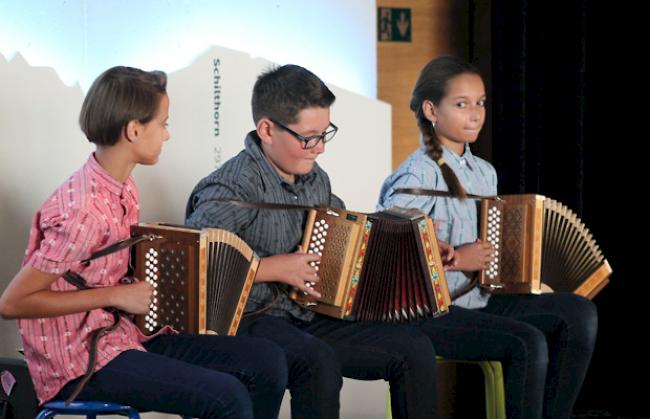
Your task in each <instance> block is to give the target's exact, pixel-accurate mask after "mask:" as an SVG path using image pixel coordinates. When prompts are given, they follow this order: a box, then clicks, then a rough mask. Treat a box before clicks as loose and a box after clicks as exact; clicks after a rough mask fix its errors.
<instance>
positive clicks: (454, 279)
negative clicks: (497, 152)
mask: <svg viewBox="0 0 650 419" xmlns="http://www.w3.org/2000/svg"><path fill="white" fill-rule="evenodd" d="M442 157H443V158H444V159H445V162H446V163H447V165H449V167H450V168H451V169H452V170H453V171H454V173H456V176H457V177H458V180H459V181H460V183H461V184H462V185H463V188H464V189H465V191H466V192H467V193H470V194H474V195H496V193H497V173H496V170H494V167H493V166H492V165H491V164H490V163H488V162H487V161H485V160H483V159H481V158H479V157H476V156H474V155H473V154H472V152H471V151H470V148H469V145H466V146H465V152H464V153H463V155H462V156H458V155H456V154H455V153H454V152H452V151H451V150H449V149H448V148H446V147H443V154H442ZM398 188H425V189H436V190H439V191H447V190H449V189H448V187H447V184H446V183H445V180H444V178H443V177H442V171H441V170H440V167H439V166H438V164H437V163H436V162H434V161H433V160H431V159H430V158H429V157H428V156H427V155H426V153H425V148H424V147H423V146H422V147H420V148H419V149H418V150H416V151H415V152H414V153H413V154H411V155H410V156H409V157H408V158H407V159H406V160H405V161H404V163H402V164H401V165H400V167H399V168H398V169H397V170H396V171H395V172H394V173H393V174H391V175H390V176H389V177H388V178H387V179H386V180H385V181H384V184H383V185H382V187H381V192H380V196H379V204H378V205H377V209H378V210H384V209H387V208H390V207H394V206H398V207H405V208H417V209H419V210H420V211H422V212H424V213H425V214H429V216H430V217H431V218H432V219H433V220H434V222H436V223H437V225H438V229H437V230H436V235H437V237H438V239H440V240H443V241H445V242H447V243H449V244H451V245H453V246H455V247H456V246H459V245H462V244H466V243H472V242H474V241H476V239H477V237H478V212H479V208H478V206H479V204H480V202H479V201H475V200H472V199H466V200H460V199H457V198H447V197H433V196H422V195H407V194H394V193H393V191H394V190H395V189H398ZM471 275H472V274H471V273H465V272H460V271H447V272H446V273H445V277H446V278H447V285H448V286H449V292H450V293H451V294H453V293H455V292H456V291H457V290H459V289H461V288H463V287H464V286H465V285H467V284H468V283H469V282H470V281H471V278H472V276H471ZM489 297H490V295H489V294H488V293H486V292H484V291H482V290H480V289H479V288H474V289H473V290H472V291H470V292H469V293H467V294H465V295H464V296H462V297H460V298H458V299H457V300H456V301H455V302H454V304H456V305H458V306H461V307H466V308H482V307H485V305H486V304H487V301H488V299H489Z"/></svg>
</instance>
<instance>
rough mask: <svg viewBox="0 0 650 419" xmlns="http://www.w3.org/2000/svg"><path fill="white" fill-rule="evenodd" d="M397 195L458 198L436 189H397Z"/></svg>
mask: <svg viewBox="0 0 650 419" xmlns="http://www.w3.org/2000/svg"><path fill="white" fill-rule="evenodd" d="M393 193H396V194H406V195H426V196H444V197H448V198H458V197H457V196H454V195H452V194H451V193H450V192H449V191H438V190H436V189H423V188H397V189H395V190H394V191H393ZM467 197H468V198H470V199H476V200H479V201H480V200H481V199H500V198H499V197H498V196H481V195H473V194H469V193H468V194H467Z"/></svg>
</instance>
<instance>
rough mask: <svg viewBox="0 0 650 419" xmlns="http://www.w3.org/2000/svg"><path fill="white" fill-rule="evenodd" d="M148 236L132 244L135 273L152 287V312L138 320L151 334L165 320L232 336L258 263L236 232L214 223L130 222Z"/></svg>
mask: <svg viewBox="0 0 650 419" xmlns="http://www.w3.org/2000/svg"><path fill="white" fill-rule="evenodd" d="M142 235H145V236H148V237H149V240H145V241H142V242H140V243H138V244H136V245H135V246H133V249H132V267H133V271H134V276H135V277H136V278H140V279H144V280H146V281H147V282H149V283H150V284H151V285H152V286H153V289H154V291H153V294H154V297H153V301H152V303H151V305H150V306H149V313H148V314H146V315H143V316H136V318H135V323H136V325H137V326H138V327H139V328H140V329H141V330H142V331H143V332H144V333H145V334H150V333H154V332H156V331H157V330H159V329H160V328H161V327H162V326H164V325H171V326H172V327H174V329H176V330H178V331H179V332H181V333H188V334H197V333H200V334H219V335H234V334H235V333H236V332H237V327H238V326H239V321H240V320H241V317H242V314H243V311H244V306H245V305H246V300H247V298H248V294H249V293H250V290H251V287H252V285H253V280H254V278H255V272H256V271H257V266H258V264H259V258H258V257H257V255H256V254H255V252H253V250H252V249H251V248H250V247H249V246H248V245H247V244H246V243H245V242H244V241H243V240H241V239H240V238H239V237H237V236H236V235H235V234H233V233H231V232H228V231H226V230H221V229H216V228H204V229H193V228H189V227H181V226H167V225H162V224H139V225H133V226H131V236H142Z"/></svg>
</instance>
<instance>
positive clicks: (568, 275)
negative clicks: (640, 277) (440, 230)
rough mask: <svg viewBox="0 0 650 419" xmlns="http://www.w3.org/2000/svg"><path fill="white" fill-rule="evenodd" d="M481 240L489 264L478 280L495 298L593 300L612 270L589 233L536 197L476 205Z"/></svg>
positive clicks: (569, 213) (507, 198) (555, 205)
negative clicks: (554, 294)
mask: <svg viewBox="0 0 650 419" xmlns="http://www.w3.org/2000/svg"><path fill="white" fill-rule="evenodd" d="M480 238H481V240H483V241H485V242H489V243H490V244H492V246H493V247H494V258H493V259H492V261H491V262H490V263H489V264H488V266H487V267H486V269H485V270H483V271H481V272H480V274H479V283H480V284H481V286H483V287H486V288H489V289H492V290H493V291H495V292H506V293H534V294H539V293H541V292H549V291H565V292H574V293H576V294H579V295H582V296H585V297H588V298H593V297H594V296H595V295H596V294H597V293H598V292H599V291H600V290H601V289H602V288H603V287H604V286H605V285H606V284H607V283H608V282H609V280H608V278H609V276H610V274H611V273H612V269H611V267H610V266H609V263H607V260H606V259H605V258H604V257H603V254H602V252H601V251H600V249H599V248H598V245H597V244H596V242H595V241H594V239H593V237H592V235H591V233H590V232H589V230H588V229H587V228H586V227H585V225H584V224H583V223H582V222H581V221H580V219H579V218H578V217H577V216H576V215H575V214H574V213H573V211H571V210H570V209H568V208H567V207H566V206H564V205H562V204H561V203H559V202H557V201H554V200H552V199H549V198H546V197H544V196H541V195H534V194H528V195H503V196H500V197H499V198H498V199H490V198H487V199H483V200H482V202H481V221H480Z"/></svg>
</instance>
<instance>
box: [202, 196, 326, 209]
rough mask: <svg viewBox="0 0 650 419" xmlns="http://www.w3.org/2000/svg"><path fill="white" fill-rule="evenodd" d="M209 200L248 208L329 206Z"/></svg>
mask: <svg viewBox="0 0 650 419" xmlns="http://www.w3.org/2000/svg"><path fill="white" fill-rule="evenodd" d="M207 201H214V202H222V203H226V204H233V205H237V206H238V207H242V208H248V209H274V210H298V211H308V210H312V209H325V208H327V207H310V206H307V205H294V204H279V203H275V202H246V201H236V200H234V199H206V202H207Z"/></svg>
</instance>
